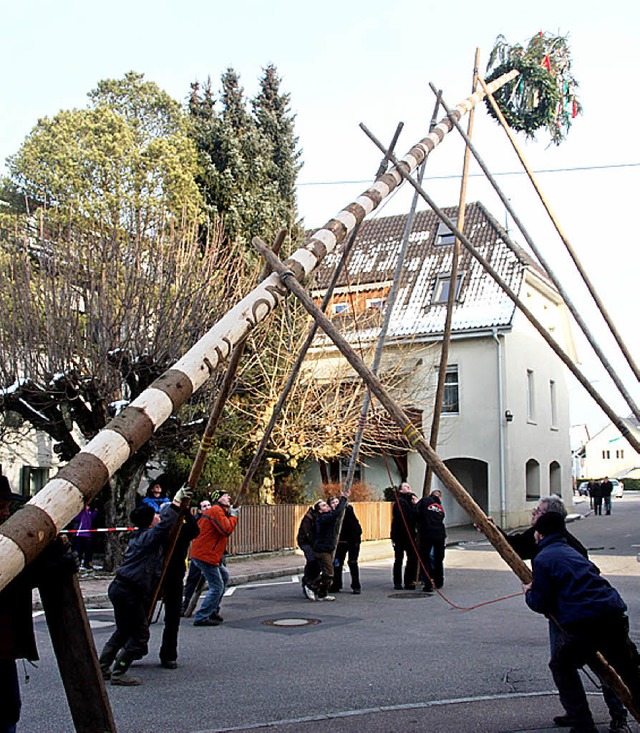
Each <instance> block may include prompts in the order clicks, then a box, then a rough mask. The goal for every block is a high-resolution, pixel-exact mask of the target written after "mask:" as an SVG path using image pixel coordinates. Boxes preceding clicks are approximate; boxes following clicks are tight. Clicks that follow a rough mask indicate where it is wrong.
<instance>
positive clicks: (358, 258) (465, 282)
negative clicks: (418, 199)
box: [312, 202, 544, 339]
mask: <svg viewBox="0 0 640 733" xmlns="http://www.w3.org/2000/svg"><path fill="white" fill-rule="evenodd" d="M444 211H445V213H446V214H447V216H448V217H449V218H450V219H452V220H453V221H456V219H457V207H449V208H447V209H444ZM407 218H408V217H407V215H400V216H390V217H384V218H383V217H381V218H378V219H372V220H370V221H366V222H365V224H364V225H363V226H362V228H361V230H360V233H359V234H358V237H357V239H356V242H355V245H354V248H353V251H352V253H351V256H350V258H349V263H348V273H345V274H343V275H341V277H340V279H339V281H338V283H337V285H338V287H340V286H342V288H343V290H344V288H346V287H347V286H348V287H349V289H351V290H353V289H357V290H358V291H359V292H362V291H366V290H367V288H370V290H371V291H375V290H376V289H377V290H380V288H381V284H383V283H384V284H385V286H386V290H385V292H388V289H389V283H390V282H391V281H392V280H393V276H394V268H395V265H396V261H397V258H398V254H399V252H400V248H401V246H402V240H403V236H404V230H405V228H406V223H407ZM439 225H440V220H439V219H438V218H437V217H436V215H435V214H434V213H433V212H432V211H430V210H429V211H421V212H418V213H417V214H416V215H415V218H414V222H413V227H412V230H411V233H410V236H409V244H408V246H407V251H406V255H405V261H404V266H403V268H402V272H401V274H400V279H399V289H398V296H397V299H396V303H395V306H394V315H393V318H392V319H391V323H390V327H389V332H388V335H387V338H389V339H393V338H394V337H396V338H402V337H412V338H415V337H420V336H427V337H428V336H430V335H436V334H439V333H442V332H443V330H444V322H445V317H446V302H443V303H437V302H434V290H435V287H436V284H437V282H438V280H439V279H441V278H442V277H448V276H449V275H450V272H451V260H452V254H453V243H452V238H451V237H449V240H447V238H446V237H445V238H444V241H445V242H446V241H450V242H451V243H448V244H447V243H444V244H439V243H438V242H439V241H440V240H441V239H442V227H440V235H439V234H438V229H439ZM465 234H466V235H467V237H468V238H469V240H470V241H471V243H472V244H473V245H474V247H475V248H476V250H477V251H478V252H479V253H480V254H481V255H482V256H483V257H484V258H485V259H486V260H488V261H489V262H490V264H491V265H492V267H493V268H494V269H495V270H496V271H497V272H498V274H499V275H500V276H501V277H502V279H503V280H504V281H505V282H506V283H507V285H509V287H510V288H511V289H512V290H514V291H515V292H516V293H517V292H519V291H520V288H521V285H522V282H523V278H524V273H525V270H526V269H527V268H531V267H535V268H536V269H537V270H540V268H539V267H538V266H536V264H535V262H533V260H532V259H531V257H529V256H528V255H527V254H526V253H525V252H524V251H523V250H520V248H518V247H517V246H516V247H515V248H513V247H510V246H509V245H507V244H506V243H505V240H504V238H503V235H504V231H503V229H502V227H500V225H499V224H498V223H497V222H496V221H495V219H494V218H493V217H492V216H491V215H490V214H489V213H488V212H487V210H486V209H485V208H484V206H483V205H482V204H480V203H478V202H476V203H472V204H469V205H468V206H467V209H466V216H465ZM340 256H341V252H332V253H331V254H330V255H327V257H326V258H325V259H324V260H323V262H322V263H321V265H320V267H319V268H318V270H317V271H316V275H315V279H314V281H313V283H312V288H313V289H314V292H322V291H324V290H325V289H326V287H327V286H328V284H329V280H330V278H331V275H332V273H333V270H334V268H335V267H336V264H337V263H338V261H339V259H340ZM458 273H459V276H460V277H461V278H462V282H461V286H460V291H459V295H458V302H457V303H456V306H455V310H454V314H453V321H452V328H453V331H454V332H455V333H457V334H460V333H464V332H469V333H471V332H474V331H477V330H479V329H487V328H492V327H509V326H510V325H511V322H512V319H513V316H514V312H515V305H514V303H513V302H512V301H511V299H510V298H509V297H508V296H507V295H506V294H505V293H504V292H503V291H502V289H501V288H500V287H499V285H498V284H497V283H496V282H495V281H494V280H493V279H492V278H491V277H490V276H489V275H488V274H487V273H486V272H485V271H484V268H483V267H482V265H481V264H479V263H478V262H477V261H476V260H475V258H473V257H472V255H471V254H469V253H468V252H467V250H466V249H465V248H464V247H463V246H461V249H460V260H459V266H458ZM540 274H542V276H543V277H544V274H543V273H540ZM334 300H335V297H334ZM342 317H346V316H342ZM365 321H366V319H365ZM345 325H346V321H345ZM379 325H380V319H379V318H378V319H377V320H376V322H375V323H374V322H371V320H370V321H369V323H368V324H367V323H366V322H365V323H361V324H360V327H359V337H360V338H365V339H366V338H375V337H376V334H377V332H378V330H379ZM367 326H369V327H368V328H367ZM349 330H351V329H349Z"/></svg>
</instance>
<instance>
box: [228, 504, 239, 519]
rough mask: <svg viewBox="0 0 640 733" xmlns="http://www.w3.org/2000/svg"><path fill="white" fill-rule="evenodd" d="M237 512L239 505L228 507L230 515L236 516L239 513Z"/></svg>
mask: <svg viewBox="0 0 640 733" xmlns="http://www.w3.org/2000/svg"><path fill="white" fill-rule="evenodd" d="M239 512H240V507H239V506H232V507H231V508H230V509H229V515H230V516H232V517H237V516H238V514H239Z"/></svg>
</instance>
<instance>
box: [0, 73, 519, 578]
mask: <svg viewBox="0 0 640 733" xmlns="http://www.w3.org/2000/svg"><path fill="white" fill-rule="evenodd" d="M517 75H518V72H517V71H516V70H512V71H510V72H508V73H506V74H504V75H503V76H501V77H500V78H499V79H496V80H495V81H494V82H492V83H491V85H489V87H488V88H489V90H490V91H491V92H494V91H496V90H497V89H499V88H500V87H501V86H503V85H504V84H506V83H507V82H509V81H511V80H512V79H513V78H515V77H516V76H517ZM483 98H484V91H481V90H479V91H477V92H475V93H474V94H472V95H471V96H469V97H467V98H466V99H465V100H464V101H463V102H461V103H460V104H459V105H457V107H456V108H455V110H453V112H452V115H453V117H454V118H456V119H458V120H460V119H461V118H462V117H463V116H464V115H465V114H467V113H468V112H469V111H470V110H471V109H472V108H473V107H474V106H475V105H476V104H477V103H478V102H479V101H481V100H482V99H483ZM452 129H453V125H452V123H451V120H450V119H449V116H447V117H445V118H444V119H443V120H441V121H440V122H439V123H438V124H437V125H436V127H435V128H434V130H433V131H432V132H430V133H429V134H428V135H427V136H426V137H425V138H423V139H422V140H420V141H419V142H418V143H417V144H416V145H414V146H413V147H412V148H411V150H410V151H409V152H408V153H407V154H406V155H405V157H404V158H403V159H402V160H401V161H398V162H397V164H395V165H394V166H393V167H392V168H391V169H390V170H389V171H388V172H386V173H384V174H383V175H381V176H380V177H379V178H378V179H377V180H376V181H375V182H374V183H373V185H372V186H371V187H370V188H368V189H367V190H366V191H364V193H362V194H361V195H360V196H359V197H358V198H357V199H356V200H355V201H353V202H352V203H350V204H349V205H348V206H347V207H346V208H344V209H343V210H342V211H340V212H339V213H338V214H337V216H336V217H335V218H333V219H330V220H329V221H328V222H327V224H325V226H324V227H323V228H321V229H319V230H318V231H316V232H315V233H314V234H313V236H312V237H311V238H310V239H309V240H308V241H307V242H306V243H305V245H304V246H303V247H301V248H300V249H298V250H297V251H296V252H295V253H294V254H293V255H292V257H291V258H290V262H291V266H292V267H295V268H296V270H297V271H298V272H299V273H300V274H301V275H302V276H304V277H306V276H307V275H309V274H310V273H311V272H312V271H313V270H314V268H315V267H316V266H317V265H318V263H319V262H320V261H321V260H322V259H323V258H324V257H325V255H327V254H328V253H329V252H333V250H334V249H335V248H336V247H337V246H338V245H339V244H341V243H342V242H343V241H344V240H345V238H346V237H347V236H348V235H349V233H350V232H351V231H352V230H353V228H354V227H355V226H356V225H357V224H359V223H360V222H362V221H363V220H364V218H365V217H366V216H367V215H368V214H370V213H371V212H372V211H374V210H375V209H376V208H377V207H378V206H379V205H380V203H381V202H382V201H383V200H384V199H385V198H387V196H389V194H391V193H392V192H393V191H394V190H395V189H396V188H398V186H399V185H400V184H401V183H402V181H403V177H404V176H405V175H409V174H410V173H411V172H412V171H414V170H415V169H416V168H417V167H418V166H419V165H420V164H421V163H422V161H423V160H424V159H425V158H426V156H427V155H428V154H429V153H430V152H431V151H432V150H433V149H434V148H435V147H437V146H438V145H439V144H440V143H441V142H442V140H443V139H444V138H445V137H446V135H447V134H448V133H449V132H450V131H451V130H452ZM287 293H288V290H287V289H286V288H285V287H284V286H283V285H282V283H281V282H280V278H279V276H278V275H277V274H275V273H273V274H272V275H271V276H269V277H268V278H266V279H265V280H264V281H263V282H262V283H260V284H259V285H258V286H256V287H255V288H254V289H253V290H252V291H251V293H249V294H248V295H247V296H246V297H244V298H243V299H242V300H241V301H240V302H238V303H237V304H236V305H235V306H234V307H233V308H232V309H231V310H229V311H228V312H227V313H226V314H225V315H224V316H223V317H222V319H221V320H220V321H218V322H217V323H216V324H215V325H214V326H213V327H212V328H211V329H210V330H209V331H208V332H207V333H206V334H205V335H204V336H203V337H202V338H201V339H200V340H199V341H198V342H197V343H196V344H195V346H193V347H192V348H191V349H190V350H189V351H188V352H187V353H186V354H185V355H184V356H183V357H182V358H181V359H179V360H178V361H177V362H176V363H175V364H174V365H173V367H171V368H170V369H169V370H168V371H167V372H165V373H164V374H163V375H162V376H161V377H159V378H158V379H157V380H156V381H155V382H153V384H152V385H151V386H150V387H149V388H148V389H146V390H145V391H144V392H142V394H141V395H140V396H139V397H138V398H137V399H135V400H134V401H133V402H132V403H131V404H130V405H129V406H128V407H126V408H125V409H124V410H123V411H122V412H121V413H120V414H119V415H118V416H117V417H116V418H114V419H113V420H111V422H109V423H108V425H107V426H106V427H105V428H103V430H101V431H100V433H98V435H96V437H95V438H93V440H91V441H90V442H89V443H88V444H87V445H86V446H85V447H84V448H83V449H82V450H81V451H80V453H78V454H77V455H76V456H75V457H74V458H72V459H71V461H69V463H68V464H67V465H66V466H64V467H63V468H62V469H61V470H60V471H59V472H58V474H57V475H56V476H55V477H54V478H53V479H51V480H50V481H49V482H48V483H47V484H46V485H45V486H44V487H43V489H42V490H41V491H40V492H38V493H37V494H36V495H35V496H34V497H33V498H32V499H31V501H30V502H29V503H28V504H27V505H26V506H25V507H24V508H23V509H22V510H21V511H19V512H17V513H16V514H14V515H13V516H12V517H10V518H9V519H8V520H7V521H6V522H4V524H2V526H0V589H2V588H4V587H5V586H6V585H7V583H9V582H10V581H11V580H12V579H13V578H14V577H15V576H16V575H17V574H18V573H19V572H20V571H21V570H22V569H23V568H24V567H25V565H27V564H28V563H30V562H31V561H32V560H33V559H34V558H35V557H37V556H38V555H39V554H40V552H42V550H43V549H44V548H45V547H46V546H47V545H48V544H49V543H50V542H51V541H52V540H53V539H54V538H55V537H56V535H57V533H58V532H59V531H60V530H61V529H63V528H64V527H65V526H66V525H67V524H68V523H69V522H70V521H71V520H72V519H73V517H75V516H76V514H77V513H78V512H79V511H80V510H81V509H82V507H83V505H84V503H85V501H87V500H89V501H90V500H91V499H93V498H94V497H95V496H96V494H97V493H98V492H99V491H100V489H101V488H102V487H103V486H104V484H105V483H106V482H107V480H108V479H109V478H110V477H111V476H112V475H113V474H114V473H115V472H116V471H117V470H118V469H119V468H120V467H121V466H122V465H123V464H124V463H125V461H127V460H128V459H129V458H130V457H131V456H132V455H133V454H134V453H136V451H138V450H139V448H140V447H141V446H142V445H144V444H145V443H146V442H147V441H148V440H149V438H150V437H151V435H152V434H153V433H154V432H155V431H156V430H157V429H158V428H159V427H160V425H162V423H164V422H165V420H167V419H168V418H169V416H170V415H171V414H172V413H174V412H176V411H177V410H178V409H179V408H180V407H181V406H182V405H183V404H184V403H185V402H186V401H187V400H188V399H189V397H191V395H192V394H193V393H194V392H195V391H196V390H197V389H199V388H200V387H201V386H202V385H203V384H204V382H206V381H207V380H208V379H209V378H210V377H211V376H212V374H213V373H214V372H215V370H216V368H217V367H218V365H219V364H220V363H221V362H223V361H224V360H225V359H227V358H228V357H229V355H230V353H231V351H232V350H233V348H234V346H235V345H236V344H237V343H238V342H239V341H241V340H242V339H243V338H244V337H245V336H246V334H247V333H249V332H250V331H251V330H252V329H253V328H255V327H256V326H257V325H258V324H259V323H261V322H262V321H264V320H265V319H266V318H268V317H269V315H270V314H271V313H272V311H273V310H274V309H275V308H276V307H277V306H278V305H279V304H280V302H281V301H282V300H283V299H284V298H285V296H286V295H287Z"/></svg>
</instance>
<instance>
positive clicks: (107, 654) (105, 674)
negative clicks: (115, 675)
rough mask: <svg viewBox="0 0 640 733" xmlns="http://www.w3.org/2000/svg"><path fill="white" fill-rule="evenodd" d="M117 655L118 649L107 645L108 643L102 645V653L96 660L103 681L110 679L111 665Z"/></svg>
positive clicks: (112, 645)
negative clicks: (98, 663)
mask: <svg viewBox="0 0 640 733" xmlns="http://www.w3.org/2000/svg"><path fill="white" fill-rule="evenodd" d="M117 653H118V647H117V646H115V645H114V644H109V642H107V643H106V644H105V645H104V648H103V649H102V653H101V654H100V658H99V659H98V661H99V662H100V672H102V679H103V680H110V679H111V665H112V664H113V662H114V660H115V658H116V654H117Z"/></svg>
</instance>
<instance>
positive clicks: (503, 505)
mask: <svg viewBox="0 0 640 733" xmlns="http://www.w3.org/2000/svg"><path fill="white" fill-rule="evenodd" d="M492 335H493V338H494V340H495V342H496V345H497V347H498V348H497V352H496V354H497V360H498V451H499V466H500V527H502V528H503V529H504V527H505V524H506V521H507V488H506V485H505V467H504V461H505V458H504V454H505V450H504V399H503V394H502V343H501V341H500V337H499V336H498V329H497V328H495V327H494V328H493V329H492Z"/></svg>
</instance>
